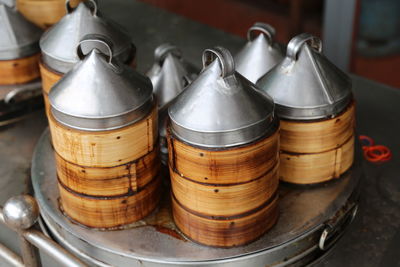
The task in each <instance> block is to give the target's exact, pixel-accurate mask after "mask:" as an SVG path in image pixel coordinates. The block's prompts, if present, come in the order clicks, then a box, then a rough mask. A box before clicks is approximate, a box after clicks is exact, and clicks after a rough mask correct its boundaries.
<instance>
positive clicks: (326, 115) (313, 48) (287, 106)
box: [257, 34, 355, 184]
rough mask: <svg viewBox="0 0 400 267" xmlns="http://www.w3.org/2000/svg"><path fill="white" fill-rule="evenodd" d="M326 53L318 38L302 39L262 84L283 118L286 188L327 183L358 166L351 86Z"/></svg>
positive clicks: (290, 46)
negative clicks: (289, 184)
mask: <svg viewBox="0 0 400 267" xmlns="http://www.w3.org/2000/svg"><path fill="white" fill-rule="evenodd" d="M321 50H322V46H321V41H320V40H319V39H318V38H316V37H314V36H312V35H309V34H301V35H298V36H296V37H294V38H293V39H292V40H291V41H290V42H289V44H288V46H287V54H286V57H285V59H284V60H283V61H282V62H281V63H279V64H278V65H277V66H275V67H274V68H273V69H272V70H271V71H269V72H268V73H267V74H265V76H263V77H262V78H261V79H260V80H259V81H258V82H257V85H258V87H259V88H260V89H261V90H263V91H264V92H266V93H268V94H269V95H270V96H271V97H272V98H273V99H274V101H275V104H276V110H277V114H278V115H279V117H280V118H281V153H280V159H281V165H280V178H281V180H282V181H285V182H289V183H295V184H314V183H321V182H325V181H328V180H331V179H333V178H338V177H340V175H341V174H343V173H344V172H345V171H347V170H348V169H349V168H350V167H351V165H352V163H353V157H354V126H355V114H354V101H353V96H352V92H351V81H350V79H349V77H348V76H347V75H345V74H344V73H343V72H342V71H340V70H339V69H338V68H337V67H336V66H334V65H333V64H332V63H331V62H329V61H328V60H327V59H326V58H325V57H324V56H323V54H322V53H321Z"/></svg>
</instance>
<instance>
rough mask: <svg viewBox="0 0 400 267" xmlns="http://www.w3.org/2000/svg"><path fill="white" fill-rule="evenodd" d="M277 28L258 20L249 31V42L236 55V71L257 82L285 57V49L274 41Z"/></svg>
mask: <svg viewBox="0 0 400 267" xmlns="http://www.w3.org/2000/svg"><path fill="white" fill-rule="evenodd" d="M274 36H275V29H274V28H273V27H271V26H270V25H268V24H265V23H261V22H257V23H255V24H254V25H253V26H252V27H251V28H250V29H249V30H248V32H247V43H246V45H245V46H244V47H243V48H242V50H240V51H239V53H238V54H237V55H236V56H235V63H236V71H237V72H239V73H240V74H242V75H243V76H244V77H246V78H247V79H249V80H250V81H251V82H253V83H256V82H257V80H258V79H259V78H261V77H262V76H263V75H264V74H265V73H267V72H268V71H269V70H270V69H272V68H273V67H274V66H275V65H276V64H278V63H279V62H281V60H282V59H283V57H284V56H283V51H282V49H281V47H280V46H279V44H277V43H275V42H274Z"/></svg>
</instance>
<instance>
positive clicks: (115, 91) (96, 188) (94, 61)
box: [48, 35, 160, 228]
mask: <svg viewBox="0 0 400 267" xmlns="http://www.w3.org/2000/svg"><path fill="white" fill-rule="evenodd" d="M91 44H93V46H92V50H90V49H89V48H90V45H91ZM99 44H101V45H103V46H104V48H106V51H107V53H105V52H104V51H102V50H100V49H98V48H97V47H98V46H99ZM83 45H86V47H87V48H88V51H89V52H88V54H86V53H85V52H84V50H83ZM77 54H78V55H79V58H80V59H81V61H80V62H79V63H77V65H76V66H75V67H74V68H73V70H71V71H70V72H68V74H66V75H65V76H64V77H63V78H62V79H61V80H60V81H59V82H58V83H56V85H55V86H54V87H53V88H52V90H51V91H50V94H49V100H50V105H51V110H50V114H49V117H48V118H49V128H50V131H51V136H52V143H53V147H54V150H55V158H56V166H57V177H58V184H59V189H60V196H61V206H62V208H63V210H64V212H65V213H66V215H67V216H69V217H70V218H72V219H74V220H75V221H77V222H79V223H80V224H83V225H86V226H89V227H96V228H110V227H118V226H120V225H124V224H129V223H132V222H135V221H137V220H140V219H142V218H143V217H145V216H146V215H148V214H149V213H151V212H152V211H153V210H154V209H155V207H156V206H157V203H158V201H159V195H160V194H159V190H160V175H159V169H160V160H159V148H158V145H157V136H158V127H157V126H158V122H157V120H158V119H157V106H156V104H155V100H154V99H153V93H152V90H153V88H152V85H151V82H150V80H149V79H148V78H147V77H145V76H142V75H140V74H139V73H137V72H135V71H134V70H133V69H131V68H129V67H128V66H126V65H125V64H123V63H122V62H120V61H119V60H118V59H115V58H114V57H113V52H112V48H111V41H110V40H108V39H107V38H106V37H105V36H100V35H97V36H94V35H87V36H86V37H84V38H83V39H82V40H81V41H80V43H79V45H78V48H77Z"/></svg>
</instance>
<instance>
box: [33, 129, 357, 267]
mask: <svg viewBox="0 0 400 267" xmlns="http://www.w3.org/2000/svg"><path fill="white" fill-rule="evenodd" d="M361 175H362V170H361V153H360V151H359V149H358V145H357V148H356V155H355V164H354V166H353V167H352V168H351V169H350V170H349V171H348V172H346V173H345V174H344V175H343V176H342V177H341V178H340V179H337V180H335V181H331V182H329V183H325V184H321V185H316V186H308V187H296V186H288V185H285V184H284V185H282V186H281V189H280V204H279V206H280V218H279V221H278V223H277V225H276V226H275V227H274V228H273V229H272V230H271V231H269V232H268V233H267V234H265V235H264V236H262V237H261V238H260V239H258V240H256V241H255V242H253V243H251V244H249V245H246V246H242V247H235V248H229V249H223V248H210V247H205V246H202V245H198V244H196V243H193V242H191V241H189V240H182V239H181V238H176V235H175V234H174V235H169V234H166V233H165V231H159V230H157V226H156V225H141V222H142V221H140V222H138V223H136V224H135V226H136V227H133V228H128V229H124V230H116V231H99V230H94V229H88V228H85V227H82V226H80V225H78V224H76V223H74V222H71V221H70V220H69V219H68V218H67V217H65V216H64V215H63V214H62V212H61V211H60V210H59V207H58V199H59V193H58V189H57V184H56V183H57V179H56V171H55V161H54V156H53V150H52V147H51V144H50V140H49V131H48V130H46V131H45V132H44V133H43V135H42V136H41V138H40V140H39V142H38V144H37V147H36V149H35V152H34V156H33V160H32V184H33V188H34V192H35V197H36V199H37V201H38V204H39V207H40V210H41V216H42V218H43V220H44V222H45V225H46V226H47V227H48V229H49V230H50V232H51V234H52V236H53V237H54V238H55V239H56V240H57V241H58V242H59V243H60V244H61V245H62V246H64V247H66V248H67V249H69V250H71V251H72V252H73V253H75V254H76V255H77V256H79V257H81V258H82V259H84V260H86V261H87V262H88V263H90V264H95V265H98V266H110V265H112V266H125V265H128V264H129V265H132V266H139V265H140V266H168V265H169V266H173V265H196V266H244V265H245V264H246V266H249V267H250V266H260V265H266V264H267V265H274V266H284V265H288V264H295V265H296V266H297V265H305V264H309V263H311V262H313V261H315V260H316V259H318V258H320V257H321V256H323V255H324V254H325V253H326V251H328V250H329V249H331V248H332V247H333V245H334V244H335V243H336V241H337V240H338V239H339V238H340V237H341V236H342V234H343V232H344V231H345V230H346V228H347V226H348V225H349V223H350V222H351V221H352V219H353V218H354V216H355V214H356V211H357V200H358V190H357V189H358V187H359V186H358V185H359V180H360V177H361ZM162 209H163V208H160V209H159V211H158V212H159V213H161V212H162V211H161V210H162ZM151 216H154V217H157V216H158V215H157V212H156V213H155V214H153V215H151ZM143 224H144V222H143ZM164 224H165V223H163V227H166V228H170V230H171V231H174V232H175V233H176V234H177V235H179V234H180V233H179V231H177V229H176V228H174V225H173V223H172V222H168V223H166V224H165V225H166V226H165V225H164ZM137 226H141V227H137ZM321 248H322V249H321Z"/></svg>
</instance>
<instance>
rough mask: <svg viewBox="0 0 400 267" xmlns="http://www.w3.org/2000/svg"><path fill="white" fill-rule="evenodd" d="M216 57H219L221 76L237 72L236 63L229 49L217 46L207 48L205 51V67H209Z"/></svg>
mask: <svg viewBox="0 0 400 267" xmlns="http://www.w3.org/2000/svg"><path fill="white" fill-rule="evenodd" d="M215 59H218V61H219V64H220V66H221V71H222V72H221V76H222V77H223V78H225V77H229V76H232V75H233V74H234V73H235V63H234V61H233V57H232V54H231V53H230V52H229V50H228V49H226V48H223V47H220V46H217V47H214V48H212V49H211V48H210V49H206V50H204V52H203V67H207V66H208V65H210V64H211V62H213V61H214V60H215Z"/></svg>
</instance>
